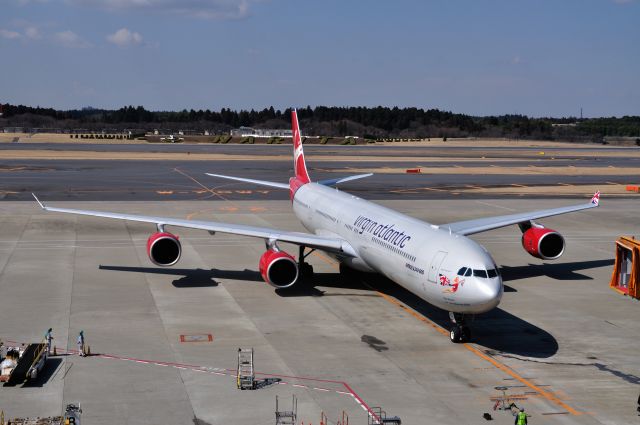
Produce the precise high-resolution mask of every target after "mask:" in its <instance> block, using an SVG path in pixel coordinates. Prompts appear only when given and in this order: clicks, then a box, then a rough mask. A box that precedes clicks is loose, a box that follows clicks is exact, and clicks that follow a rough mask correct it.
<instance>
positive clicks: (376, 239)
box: [293, 183, 503, 314]
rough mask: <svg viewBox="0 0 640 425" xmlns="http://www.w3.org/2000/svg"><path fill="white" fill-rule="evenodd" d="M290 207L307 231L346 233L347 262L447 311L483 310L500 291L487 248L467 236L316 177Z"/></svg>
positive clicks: (343, 235)
mask: <svg viewBox="0 0 640 425" xmlns="http://www.w3.org/2000/svg"><path fill="white" fill-rule="evenodd" d="M293 211H294V213H295V214H296V216H297V217H298V219H299V220H300V221H301V222H302V224H303V225H304V227H305V228H307V229H308V230H309V231H311V232H313V233H315V234H317V235H321V236H333V237H336V236H337V237H340V238H342V239H345V240H346V241H348V242H349V244H351V246H352V247H353V249H354V250H355V252H356V253H357V257H346V256H345V257H342V256H337V257H336V258H338V260H340V261H341V262H343V263H345V264H346V265H348V266H350V267H353V268H356V269H359V270H363V271H374V272H378V273H380V274H382V275H384V276H386V277H388V278H389V279H391V280H393V281H394V282H396V283H397V284H399V285H401V286H402V287H404V288H405V289H407V290H409V291H411V292H412V293H414V294H415V295H417V296H419V297H420V298H422V299H423V300H425V301H427V302H429V303H430V304H433V305H435V306H437V307H440V308H442V309H445V310H447V311H451V312H455V313H464V314H475V313H482V312H485V311H488V310H491V309H492V308H494V307H496V306H497V305H498V303H499V302H500V298H501V297H502V292H503V285H502V279H501V277H500V275H499V273H498V272H497V267H496V265H495V262H494V261H493V259H492V258H491V256H490V255H489V253H488V252H487V251H486V250H485V249H484V248H483V247H482V246H481V245H479V244H477V243H476V242H474V241H472V240H471V239H469V238H467V237H465V236H461V235H458V234H456V233H453V234H452V233H451V232H450V231H449V229H441V228H439V227H438V226H435V225H431V224H429V223H426V222H424V221H421V220H418V219H415V218H412V217H409V216H407V215H404V214H401V213H398V212H397V211H394V210H391V209H389V208H385V207H382V206H380V205H377V204H374V203H371V202H368V201H365V200H363V199H360V198H358V197H356V196H353V195H350V194H348V193H345V192H340V191H339V190H337V189H333V188H329V187H326V186H323V185H319V184H316V183H309V184H305V185H304V186H302V187H300V188H299V189H298V190H297V191H296V193H295V196H294V199H293Z"/></svg>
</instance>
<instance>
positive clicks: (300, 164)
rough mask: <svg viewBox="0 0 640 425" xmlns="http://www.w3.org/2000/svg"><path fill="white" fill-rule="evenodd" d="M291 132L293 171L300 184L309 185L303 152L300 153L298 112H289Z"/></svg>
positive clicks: (300, 139) (300, 140)
mask: <svg viewBox="0 0 640 425" xmlns="http://www.w3.org/2000/svg"><path fill="white" fill-rule="evenodd" d="M291 130H292V131H293V170H294V172H295V176H296V179H298V180H300V182H301V183H309V182H310V181H311V179H310V178H309V173H308V172H307V165H306V164H305V162H304V152H303V151H302V136H301V135H300V125H299V124H298V112H297V111H296V110H295V109H294V110H293V111H291Z"/></svg>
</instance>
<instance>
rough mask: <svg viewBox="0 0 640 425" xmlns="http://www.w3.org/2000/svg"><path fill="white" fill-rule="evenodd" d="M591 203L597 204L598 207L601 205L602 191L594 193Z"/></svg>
mask: <svg viewBox="0 0 640 425" xmlns="http://www.w3.org/2000/svg"><path fill="white" fill-rule="evenodd" d="M591 203H592V204H593V205H595V206H596V207H597V206H598V205H600V191H597V192H596V193H595V194H594V195H593V198H591Z"/></svg>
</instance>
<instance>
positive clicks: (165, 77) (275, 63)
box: [0, 0, 640, 117]
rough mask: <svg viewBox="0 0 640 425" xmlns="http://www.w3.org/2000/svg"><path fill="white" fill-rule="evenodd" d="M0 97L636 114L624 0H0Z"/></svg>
mask: <svg viewBox="0 0 640 425" xmlns="http://www.w3.org/2000/svg"><path fill="white" fill-rule="evenodd" d="M0 58H1V59H0V64H1V65H0V103H11V104H24V105H30V106H37V105H40V106H45V107H53V108H58V109H74V108H81V107H85V106H93V107H97V108H109V109H110V108H119V107H122V106H125V105H134V106H137V105H142V106H144V107H145V108H147V109H150V110H181V109H196V110H197V109H212V110H219V109H220V108H223V107H225V108H232V109H251V108H253V109H262V108H264V107H268V106H271V105H273V106H274V107H276V108H280V109H283V108H287V107H302V106H306V105H311V106H317V105H326V106H378V105H382V106H399V107H419V108H425V109H428V108H438V109H442V110H448V111H453V112H459V113H466V114H472V115H479V116H486V115H502V114H525V115H529V116H535V117H542V116H555V117H561V116H579V115H580V108H582V109H583V111H584V112H583V113H584V116H585V117H599V116H623V115H640V0H449V1H447V0H397V1H388V0H376V1H372V0H323V1H317V0H298V1H294V0H0Z"/></svg>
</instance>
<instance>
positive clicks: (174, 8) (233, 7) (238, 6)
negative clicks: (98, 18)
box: [66, 0, 255, 19]
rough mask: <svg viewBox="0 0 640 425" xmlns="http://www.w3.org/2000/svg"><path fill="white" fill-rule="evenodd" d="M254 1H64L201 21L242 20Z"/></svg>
mask: <svg viewBox="0 0 640 425" xmlns="http://www.w3.org/2000/svg"><path fill="white" fill-rule="evenodd" d="M251 1H255V0H66V2H67V3H70V4H77V5H81V6H87V5H89V6H97V7H101V8H104V9H109V10H135V9H138V10H144V11H157V12H163V13H170V14H176V15H182V16H189V17H196V18H202V19H242V18H245V17H247V16H248V14H249V3H250V2H251Z"/></svg>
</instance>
